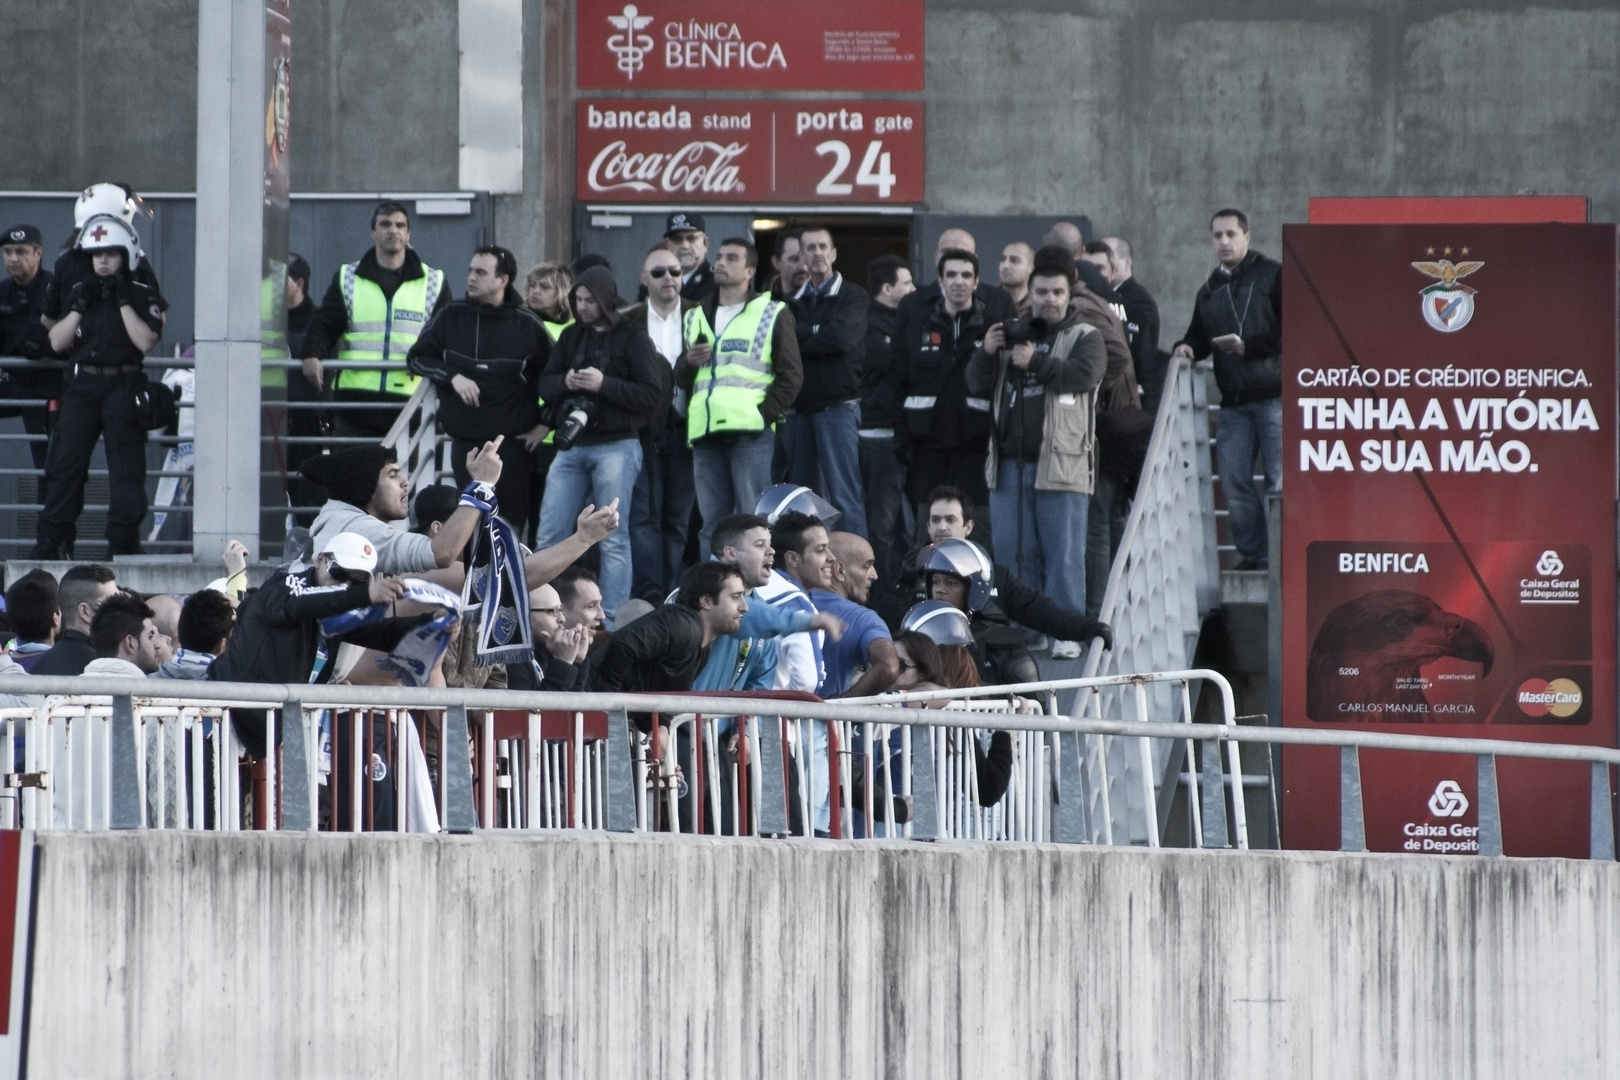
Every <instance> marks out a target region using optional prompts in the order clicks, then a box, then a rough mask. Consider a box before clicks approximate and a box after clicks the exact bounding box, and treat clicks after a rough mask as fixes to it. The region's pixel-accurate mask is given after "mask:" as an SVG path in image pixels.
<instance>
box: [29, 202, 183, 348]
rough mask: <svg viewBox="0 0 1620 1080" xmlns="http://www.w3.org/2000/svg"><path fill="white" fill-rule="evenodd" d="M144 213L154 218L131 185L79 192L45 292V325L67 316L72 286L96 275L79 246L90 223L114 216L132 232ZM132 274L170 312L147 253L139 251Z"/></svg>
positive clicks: (87, 256)
mask: <svg viewBox="0 0 1620 1080" xmlns="http://www.w3.org/2000/svg"><path fill="white" fill-rule="evenodd" d="M141 213H144V214H146V215H147V216H148V217H150V216H151V211H150V210H147V209H146V208H145V204H144V203H142V202H141V197H140V196H139V195H137V194H135V192H134V190H133V189H132V188H130V186H129V185H128V184H91V185H90V186H89V187H87V188H85V189H84V191H83V192H81V193H80V195H79V198H78V199H77V201H75V202H74V204H73V235H72V236H70V237H69V238H68V241H67V245H66V246H65V248H64V249H63V251H62V254H61V255H59V256H57V258H56V269H55V271H54V272H53V280H52V281H51V282H50V284H49V286H48V287H47V288H46V291H45V325H46V326H50V325H52V324H53V323H55V322H56V321H57V320H59V319H61V318H62V317H63V316H64V315H66V314H67V311H68V306H69V305H70V304H71V303H72V301H71V299H70V297H69V294H70V293H72V292H73V286H75V285H77V284H78V283H79V282H81V281H89V280H91V279H92V278H94V277H95V276H96V271H95V267H94V266H92V265H91V258H90V254H89V252H87V251H85V250H84V249H83V248H82V247H80V246H79V238H80V237H81V236H82V235H83V234H84V230H85V229H86V228H88V227H89V225H90V222H91V221H92V220H93V219H97V218H104V217H114V218H117V219H118V220H119V221H122V222H123V223H124V224H125V226H127V227H128V228H129V229H130V231H131V232H133V231H134V230H135V215H137V214H141ZM98 224H102V225H105V224H106V223H105V222H98ZM131 273H132V275H133V277H134V279H135V280H136V281H138V282H140V283H141V284H143V285H145V286H146V287H148V288H149V289H151V290H152V291H153V292H154V293H156V294H158V307H159V309H160V310H161V311H164V312H167V311H168V310H169V302H168V301H167V300H165V299H163V295H162V290H161V289H159V288H158V280H157V274H155V273H153V271H152V264H151V263H149V262H147V260H146V255H145V253H144V252H141V251H140V250H139V249H138V248H137V250H136V258H135V261H134V264H133V267H132V268H131Z"/></svg>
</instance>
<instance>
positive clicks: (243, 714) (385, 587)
mask: <svg viewBox="0 0 1620 1080" xmlns="http://www.w3.org/2000/svg"><path fill="white" fill-rule="evenodd" d="M376 566H377V551H376V548H374V547H372V545H371V542H370V541H368V540H367V539H366V538H365V537H363V536H361V535H359V534H358V533H338V534H337V535H336V536H334V537H332V539H331V540H329V541H328V542H327V543H325V544H323V545H322V546H321V552H320V554H319V555H317V556H316V558H315V565H314V566H312V567H310V568H308V569H306V570H292V569H289V568H287V567H281V568H279V569H277V570H275V571H273V572H272V573H271V574H270V576H269V577H268V578H266V579H265V581H264V584H262V585H260V586H259V587H258V589H256V590H254V591H253V592H251V593H249V594H248V596H247V598H246V599H245V600H243V601H242V606H241V607H240V608H239V609H238V610H237V613H236V629H235V630H233V631H232V632H231V638H230V641H229V642H228V643H227V644H226V646H225V651H224V652H223V653H221V654H220V655H219V658H218V659H217V660H215V661H214V663H213V665H212V666H211V667H210V668H209V669H208V677H209V678H210V679H212V680H214V681H215V682H246V683H305V682H310V681H312V679H313V681H316V682H326V681H328V680H330V679H331V677H332V668H333V661H335V660H336V659H337V657H336V652H337V645H338V643H339V641H346V642H352V643H353V644H356V645H361V646H364V647H366V648H368V649H392V648H393V647H394V646H395V645H397V644H399V640H400V638H401V637H402V636H403V635H404V634H405V633H406V632H407V631H410V630H412V629H415V628H416V627H417V626H420V625H421V624H422V623H423V622H425V621H426V620H428V619H430V618H433V617H434V615H433V614H431V613H429V614H425V615H411V616H405V617H398V618H386V619H383V620H381V621H378V622H373V623H370V624H367V625H365V626H363V627H360V628H358V629H355V630H353V631H351V632H349V633H347V634H344V635H341V637H339V638H329V639H327V641H326V647H327V648H326V655H325V661H326V663H325V664H324V665H323V666H322V667H321V670H320V671H318V672H317V671H316V670H315V665H316V661H317V659H319V658H321V645H322V634H321V626H320V621H321V620H322V619H326V618H330V617H332V616H334V615H342V614H344V613H345V612H349V611H355V610H357V609H360V608H367V607H370V606H371V605H373V604H392V603H394V601H396V600H398V599H399V598H400V596H401V595H402V594H403V592H404V589H405V585H404V582H403V580H402V579H400V578H396V577H379V576H375V575H374V574H373V570H375V568H376ZM232 719H233V721H234V722H235V725H236V734H237V738H239V739H241V740H242V745H243V746H244V747H245V748H246V749H247V751H248V753H250V754H252V755H253V756H254V757H255V758H262V757H264V755H265V751H266V746H265V734H264V714H263V713H262V712H260V711H259V710H256V709H236V710H233V711H232ZM277 743H278V745H279V743H280V731H279V730H278V731H277Z"/></svg>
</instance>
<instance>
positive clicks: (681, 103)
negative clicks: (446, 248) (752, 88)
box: [575, 98, 923, 205]
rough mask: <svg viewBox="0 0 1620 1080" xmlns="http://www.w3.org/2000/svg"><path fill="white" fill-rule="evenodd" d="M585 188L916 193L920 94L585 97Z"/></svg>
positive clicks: (873, 197)
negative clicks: (905, 97) (767, 98)
mask: <svg viewBox="0 0 1620 1080" xmlns="http://www.w3.org/2000/svg"><path fill="white" fill-rule="evenodd" d="M577 133H578V145H577V147H576V154H575V161H576V164H577V170H578V172H577V188H578V196H579V198H580V199H581V200H584V201H587V202H643V203H664V202H682V203H687V202H690V203H701V202H710V203H748V204H752V205H769V204H776V203H839V204H846V205H862V204H880V205H882V204H896V203H915V202H921V201H922V199H923V107H922V104H921V103H920V102H915V101H870V100H868V101H773V102H748V101H707V100H669V99H657V100H650V99H624V98H618V99H585V100H581V101H580V102H579V104H578V115H577Z"/></svg>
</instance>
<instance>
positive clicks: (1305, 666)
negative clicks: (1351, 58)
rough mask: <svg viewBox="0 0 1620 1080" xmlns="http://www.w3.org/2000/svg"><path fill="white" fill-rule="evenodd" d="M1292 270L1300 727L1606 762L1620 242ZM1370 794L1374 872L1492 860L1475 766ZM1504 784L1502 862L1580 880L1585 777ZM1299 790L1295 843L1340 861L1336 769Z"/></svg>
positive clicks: (1501, 771)
mask: <svg viewBox="0 0 1620 1080" xmlns="http://www.w3.org/2000/svg"><path fill="white" fill-rule="evenodd" d="M1283 247H1284V253H1285V254H1284V259H1283V278H1284V281H1283V296H1284V310H1283V327H1284V338H1283V342H1284V344H1283V356H1284V358H1285V360H1284V372H1283V387H1284V389H1283V491H1284V498H1283V552H1282V559H1283V562H1282V582H1283V620H1282V628H1283V643H1282V648H1283V657H1282V663H1283V670H1282V709H1283V717H1282V719H1283V723H1284V724H1285V725H1286V726H1291V727H1320V726H1325V725H1332V726H1336V727H1344V728H1351V729H1362V730H1378V731H1389V732H1404V733H1409V734H1422V735H1441V736H1453V737H1467V738H1497V739H1515V740H1524V741H1532V742H1556V743H1576V744H1583V745H1596V746H1608V747H1613V746H1615V745H1616V724H1615V693H1616V687H1615V498H1616V479H1617V478H1616V461H1615V454H1616V443H1615V421H1616V416H1615V406H1616V378H1615V366H1616V362H1615V356H1616V303H1615V289H1616V273H1615V266H1616V263H1615V257H1616V234H1615V228H1614V226H1612V225H1460V224H1429V225H1393V226H1389V225H1385V226H1377V225H1343V226H1339V225H1295V226H1286V227H1285V228H1284V230H1283ZM1361 770H1362V771H1361V777H1362V786H1363V793H1364V805H1365V817H1366V838H1367V847H1368V848H1369V849H1370V850H1373V851H1409V852H1418V853H1422V852H1433V853H1443V854H1470V853H1475V852H1477V851H1478V819H1477V815H1476V803H1477V791H1476V789H1477V770H1476V768H1475V760H1474V758H1473V757H1471V756H1463V755H1459V756H1457V757H1451V756H1449V755H1438V754H1405V753H1402V754H1397V753H1392V752H1383V751H1363V752H1362V755H1361ZM1497 776H1498V789H1499V792H1500V798H1501V807H1502V838H1503V847H1504V850H1505V851H1506V853H1507V854H1510V855H1549V856H1567V857H1572V858H1584V857H1585V856H1586V854H1587V851H1588V842H1589V841H1588V836H1589V834H1588V826H1589V823H1590V804H1589V798H1590V795H1589V792H1590V786H1589V785H1590V769H1589V767H1588V766H1587V765H1585V764H1582V763H1573V762H1552V761H1525V760H1514V759H1507V758H1503V759H1498V761H1497ZM1283 788H1284V790H1283V841H1284V844H1285V845H1286V846H1287V847H1290V848H1329V849H1331V848H1337V847H1338V845H1339V825H1340V822H1339V756H1338V752H1337V750H1326V749H1317V748H1314V747H1294V746H1290V747H1288V748H1287V750H1286V752H1285V753H1284V755H1283Z"/></svg>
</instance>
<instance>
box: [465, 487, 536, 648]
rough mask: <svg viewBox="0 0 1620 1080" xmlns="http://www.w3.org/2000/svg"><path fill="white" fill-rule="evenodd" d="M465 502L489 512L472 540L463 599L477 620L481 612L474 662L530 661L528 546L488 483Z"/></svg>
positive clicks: (470, 493)
mask: <svg viewBox="0 0 1620 1080" xmlns="http://www.w3.org/2000/svg"><path fill="white" fill-rule="evenodd" d="M461 505H462V506H470V507H473V508H474V509H475V510H478V511H479V512H480V513H482V514H483V515H484V519H483V521H481V522H480V523H479V526H478V529H477V530H476V531H475V532H474V533H473V538H472V540H471V541H470V542H469V543H468V545H467V551H466V553H465V554H466V558H465V565H466V567H467V580H466V583H465V584H464V585H463V586H462V587H461V603H462V607H463V609H464V610H465V611H466V613H467V616H468V619H469V620H471V618H472V614H473V612H475V611H476V612H477V613H478V619H477V634H478V637H477V639H476V641H477V649H476V652H475V655H474V659H473V666H474V667H489V666H490V665H491V664H526V663H528V662H529V661H530V660H532V659H533V658H534V643H533V640H532V638H531V637H530V634H529V590H528V587H527V582H526V580H525V579H524V576H523V549H522V548H521V547H520V546H519V545H518V542H517V536H516V535H515V534H514V533H513V532H512V527H511V526H510V525H508V524H507V523H506V522H505V521H504V520H502V519H501V516H500V514H499V512H498V510H497V504H496V501H495V492H494V490H493V489H492V488H490V487H489V485H487V484H469V485H467V490H466V491H464V492H462V493H461Z"/></svg>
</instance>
